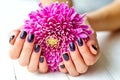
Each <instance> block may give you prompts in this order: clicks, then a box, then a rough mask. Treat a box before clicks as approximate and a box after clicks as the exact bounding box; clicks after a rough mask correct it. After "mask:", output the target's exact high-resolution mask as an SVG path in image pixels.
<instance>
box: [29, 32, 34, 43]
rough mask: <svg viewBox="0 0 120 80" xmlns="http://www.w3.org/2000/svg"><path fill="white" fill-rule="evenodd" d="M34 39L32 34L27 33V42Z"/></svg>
mask: <svg viewBox="0 0 120 80" xmlns="http://www.w3.org/2000/svg"><path fill="white" fill-rule="evenodd" d="M33 41H34V34H29V35H28V42H30V43H32V42H33Z"/></svg>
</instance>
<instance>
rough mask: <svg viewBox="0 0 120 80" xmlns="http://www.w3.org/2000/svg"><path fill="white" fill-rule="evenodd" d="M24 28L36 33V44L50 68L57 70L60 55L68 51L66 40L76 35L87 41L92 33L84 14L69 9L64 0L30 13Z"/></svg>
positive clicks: (70, 39) (28, 31)
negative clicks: (40, 48) (85, 21)
mask: <svg viewBox="0 0 120 80" xmlns="http://www.w3.org/2000/svg"><path fill="white" fill-rule="evenodd" d="M29 18H30V19H29V20H26V21H25V24H24V27H23V30H25V31H27V33H32V34H34V35H35V43H37V44H40V46H41V47H42V52H41V53H42V55H43V56H45V58H46V60H47V64H48V66H49V71H59V69H58V65H59V63H60V62H61V61H62V57H61V56H62V54H63V53H64V52H68V51H69V49H68V48H69V47H68V45H69V43H70V42H75V41H76V40H77V39H78V38H81V39H83V40H86V39H88V38H89V35H90V34H91V33H92V31H91V30H88V28H89V26H88V25H85V24H83V22H84V15H80V14H78V13H77V12H75V9H74V8H73V7H71V8H69V6H68V4H67V3H60V4H59V3H53V4H51V5H50V6H45V7H43V6H42V5H41V4H40V8H39V10H36V11H33V12H31V13H30V14H29Z"/></svg>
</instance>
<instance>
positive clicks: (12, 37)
mask: <svg viewBox="0 0 120 80" xmlns="http://www.w3.org/2000/svg"><path fill="white" fill-rule="evenodd" d="M14 37H15V35H12V36H11V37H10V39H9V43H10V42H11V41H12V40H13V39H14Z"/></svg>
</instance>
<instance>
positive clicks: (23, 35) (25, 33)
mask: <svg viewBox="0 0 120 80" xmlns="http://www.w3.org/2000/svg"><path fill="white" fill-rule="evenodd" d="M26 36H27V32H26V31H22V32H21V34H20V38H21V39H25V38H26Z"/></svg>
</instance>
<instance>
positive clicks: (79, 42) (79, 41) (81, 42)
mask: <svg viewBox="0 0 120 80" xmlns="http://www.w3.org/2000/svg"><path fill="white" fill-rule="evenodd" d="M77 42H78V45H79V46H82V45H83V41H82V39H80V38H79V39H78V40H77Z"/></svg>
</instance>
